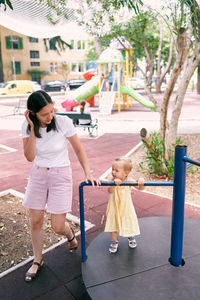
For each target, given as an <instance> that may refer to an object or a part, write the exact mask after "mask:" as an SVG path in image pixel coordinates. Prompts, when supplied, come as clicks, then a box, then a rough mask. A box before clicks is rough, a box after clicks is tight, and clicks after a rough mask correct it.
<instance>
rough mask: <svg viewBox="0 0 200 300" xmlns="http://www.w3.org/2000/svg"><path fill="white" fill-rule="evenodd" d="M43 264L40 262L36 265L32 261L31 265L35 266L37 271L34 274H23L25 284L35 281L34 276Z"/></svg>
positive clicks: (35, 262)
mask: <svg viewBox="0 0 200 300" xmlns="http://www.w3.org/2000/svg"><path fill="white" fill-rule="evenodd" d="M43 264H44V262H43V260H41V262H40V263H38V262H37V261H34V262H33V265H37V266H38V269H37V271H36V272H35V273H29V272H27V273H26V274H25V278H24V279H25V281H26V282H31V281H32V280H33V279H35V278H36V276H37V275H38V272H39V271H40V270H41V268H42V266H43Z"/></svg>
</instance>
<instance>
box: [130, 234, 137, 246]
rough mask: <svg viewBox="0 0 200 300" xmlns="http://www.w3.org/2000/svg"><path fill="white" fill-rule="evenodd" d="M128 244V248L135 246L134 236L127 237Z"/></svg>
mask: <svg viewBox="0 0 200 300" xmlns="http://www.w3.org/2000/svg"><path fill="white" fill-rule="evenodd" d="M128 245H129V247H130V248H135V247H137V242H136V239H135V237H134V236H131V237H128Z"/></svg>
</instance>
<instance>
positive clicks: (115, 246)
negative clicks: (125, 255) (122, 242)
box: [109, 241, 119, 253]
mask: <svg viewBox="0 0 200 300" xmlns="http://www.w3.org/2000/svg"><path fill="white" fill-rule="evenodd" d="M118 246H119V242H118V241H117V242H115V241H111V243H110V246H109V252H110V253H116V252H117V249H118Z"/></svg>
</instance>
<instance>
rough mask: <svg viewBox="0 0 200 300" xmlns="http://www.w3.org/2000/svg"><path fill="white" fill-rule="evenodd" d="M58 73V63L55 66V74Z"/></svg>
mask: <svg viewBox="0 0 200 300" xmlns="http://www.w3.org/2000/svg"><path fill="white" fill-rule="evenodd" d="M57 72H58V65H57V63H55V64H54V73H57Z"/></svg>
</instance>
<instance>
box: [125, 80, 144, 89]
mask: <svg viewBox="0 0 200 300" xmlns="http://www.w3.org/2000/svg"><path fill="white" fill-rule="evenodd" d="M125 85H127V86H129V87H132V88H133V89H135V90H137V89H144V87H145V83H144V79H143V78H139V77H132V78H128V80H127V79H125Z"/></svg>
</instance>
